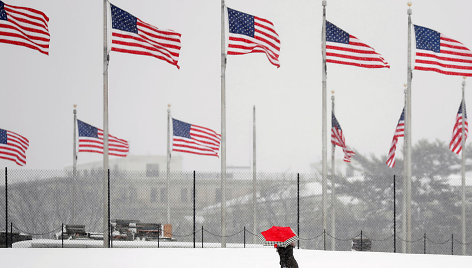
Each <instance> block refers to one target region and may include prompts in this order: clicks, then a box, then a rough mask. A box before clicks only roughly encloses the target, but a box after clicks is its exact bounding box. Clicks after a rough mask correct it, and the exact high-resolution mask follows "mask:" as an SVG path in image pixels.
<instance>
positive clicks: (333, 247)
mask: <svg viewBox="0 0 472 268" xmlns="http://www.w3.org/2000/svg"><path fill="white" fill-rule="evenodd" d="M331 112H332V113H333V114H334V90H331ZM331 120H333V119H331ZM335 151H336V145H335V144H334V143H331V250H332V251H335V250H336V239H334V238H335V237H336V206H335V199H334V197H335V192H334V191H335V183H334V180H335V176H336V169H335V162H334V155H335Z"/></svg>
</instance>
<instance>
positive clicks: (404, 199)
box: [402, 84, 407, 253]
mask: <svg viewBox="0 0 472 268" xmlns="http://www.w3.org/2000/svg"><path fill="white" fill-rule="evenodd" d="M406 88H407V85H406V84H404V90H403V94H404V102H405V104H404V107H405V109H406V95H407V89H406ZM404 120H405V118H404ZM403 136H404V138H403V183H402V200H403V201H402V235H403V239H402V252H403V253H406V229H407V228H406V214H407V212H406V202H407V201H406V200H407V198H406V196H407V186H406V168H405V166H406V150H407V149H406V140H405V139H406V133H405V130H404V134H403Z"/></svg>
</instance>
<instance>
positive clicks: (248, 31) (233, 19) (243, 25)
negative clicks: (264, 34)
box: [228, 8, 254, 37]
mask: <svg viewBox="0 0 472 268" xmlns="http://www.w3.org/2000/svg"><path fill="white" fill-rule="evenodd" d="M228 20H229V32H230V33H234V34H243V35H247V36H250V37H254V16H252V15H249V14H246V13H243V12H239V11H236V10H234V9H231V8H228Z"/></svg>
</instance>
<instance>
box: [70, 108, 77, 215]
mask: <svg viewBox="0 0 472 268" xmlns="http://www.w3.org/2000/svg"><path fill="white" fill-rule="evenodd" d="M72 113H73V114H74V134H73V142H72V144H73V149H72V211H71V221H72V223H75V202H77V193H76V191H77V189H76V186H77V104H74V110H73V112H72Z"/></svg>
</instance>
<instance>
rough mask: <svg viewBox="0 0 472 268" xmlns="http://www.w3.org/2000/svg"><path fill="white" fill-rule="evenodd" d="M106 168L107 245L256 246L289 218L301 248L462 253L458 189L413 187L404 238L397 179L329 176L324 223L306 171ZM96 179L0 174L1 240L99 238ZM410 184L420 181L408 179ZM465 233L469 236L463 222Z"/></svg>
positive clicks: (314, 178) (314, 183)
mask: <svg viewBox="0 0 472 268" xmlns="http://www.w3.org/2000/svg"><path fill="white" fill-rule="evenodd" d="M109 174H110V175H109V201H110V202H109V203H110V208H109V210H110V229H111V234H110V237H111V245H112V246H113V247H194V246H195V247H220V246H221V243H222V242H225V243H226V245H227V247H261V246H262V242H261V236H260V232H261V231H264V230H266V229H268V228H270V227H271V226H273V225H276V226H290V227H291V228H292V229H293V230H294V231H295V232H296V233H297V234H298V236H299V241H298V246H299V247H300V248H304V249H318V250H323V249H326V250H339V251H348V250H352V249H353V248H357V249H359V248H360V249H362V250H371V251H379V252H403V251H404V250H405V247H408V246H411V252H412V253H428V254H457V255H461V254H462V245H463V244H466V245H467V252H466V254H467V255H472V244H471V243H470V241H465V242H463V241H462V235H461V234H462V233H461V230H462V229H461V213H460V206H461V204H462V203H461V202H460V201H461V199H460V194H461V192H460V189H459V190H454V189H453V190H452V191H451V192H450V193H449V194H450V195H448V196H447V197H445V198H438V197H437V196H436V195H433V194H432V193H431V194H428V193H420V194H418V196H415V195H413V196H412V200H413V202H412V229H413V231H412V238H411V240H410V241H406V239H405V235H404V233H403V230H402V220H403V215H402V214H403V213H402V206H403V201H402V200H403V195H402V190H401V189H400V187H399V186H398V185H397V187H396V191H395V195H394V190H393V178H377V179H378V180H382V181H383V183H384V185H385V187H383V189H381V190H379V189H377V190H372V189H364V188H365V187H361V188H358V187H357V186H356V185H355V184H353V183H352V180H353V178H336V180H335V181H336V188H335V193H334V195H332V193H333V192H332V191H331V189H332V184H331V183H332V182H331V180H328V188H329V189H328V191H327V215H326V223H324V222H323V218H324V217H323V208H322V184H321V178H320V177H319V176H318V175H315V174H296V173H257V175H256V179H255V180H254V176H253V174H252V173H250V172H228V173H227V175H226V183H225V184H226V187H225V188H226V192H225V194H223V193H222V181H221V178H220V174H219V173H218V172H172V173H171V174H169V176H167V174H166V173H165V172H158V171H156V172H152V171H147V172H133V171H124V170H111V171H110V173H109ZM106 178H107V176H106V175H105V174H104V173H103V172H101V171H97V170H78V171H77V173H76V174H75V175H73V174H72V172H71V171H47V170H8V173H7V172H5V173H3V172H2V175H1V184H0V206H1V212H0V226H2V227H0V230H3V233H2V236H0V238H1V239H2V240H1V241H0V244H1V246H2V247H5V246H6V245H7V244H8V245H10V244H11V242H12V241H13V242H16V243H14V246H15V247H101V246H103V229H104V228H103V222H104V221H103V217H104V215H107V214H105V213H104V206H103V204H104V201H105V199H104V198H108V194H107V193H108V187H107V186H108V183H107V181H106V180H105V179H106ZM5 179H8V184H7V187H5V186H6V185H5V181H6V180H5ZM104 180H105V183H104ZM355 180H357V181H362V180H363V179H362V178H355ZM398 182H400V179H398V178H397V184H399V183H398ZM415 183H424V181H422V180H421V179H418V180H416V179H415V180H414V183H413V186H415ZM428 187H430V188H431V191H433V188H435V186H434V185H431V186H428ZM428 187H426V188H427V189H428ZM423 188H424V187H423ZM439 191H442V190H441V189H439ZM436 194H437V191H436ZM223 195H225V200H226V202H225V204H226V205H225V208H226V209H225V211H226V213H225V217H224V221H225V223H226V233H225V234H223V232H222V228H221V226H222V219H223V217H222V203H221V201H222V197H223ZM428 195H431V196H429V197H428ZM254 197H255V198H254ZM468 200H469V199H468ZM467 204H468V205H467V207H466V215H467V219H468V223H470V219H471V206H470V202H469V203H467ZM333 208H334V209H333ZM7 217H8V219H7ZM105 222H107V221H105ZM324 225H326V229H325V228H324V227H323V226H324ZM5 226H7V227H8V234H9V236H7V237H6V236H5V229H6V228H5ZM466 237H467V238H468V239H469V240H470V239H472V230H471V228H467V234H466ZM5 238H7V239H5ZM5 240H9V241H5ZM21 240H25V241H22V242H18V241H21ZM359 243H360V247H359V245H358V244H359Z"/></svg>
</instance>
